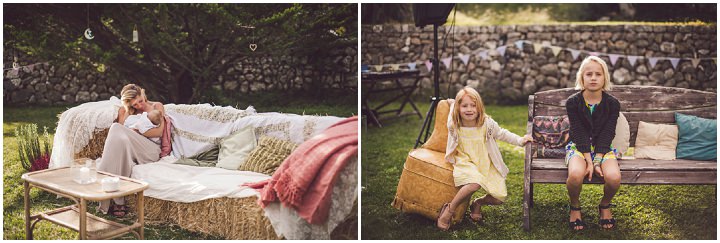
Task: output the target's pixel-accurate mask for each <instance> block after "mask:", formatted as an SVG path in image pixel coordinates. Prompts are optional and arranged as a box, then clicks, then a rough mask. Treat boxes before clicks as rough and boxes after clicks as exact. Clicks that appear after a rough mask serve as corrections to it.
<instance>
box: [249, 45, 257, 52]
mask: <svg viewBox="0 0 720 243" xmlns="http://www.w3.org/2000/svg"><path fill="white" fill-rule="evenodd" d="M255 49H257V44H254V43H253V44H250V50H251V51H255Z"/></svg>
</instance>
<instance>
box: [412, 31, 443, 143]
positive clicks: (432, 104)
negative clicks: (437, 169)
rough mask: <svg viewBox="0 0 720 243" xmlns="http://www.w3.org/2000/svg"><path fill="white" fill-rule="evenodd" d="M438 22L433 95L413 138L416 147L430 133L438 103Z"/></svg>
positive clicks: (435, 33)
mask: <svg viewBox="0 0 720 243" xmlns="http://www.w3.org/2000/svg"><path fill="white" fill-rule="evenodd" d="M437 28H438V24H433V44H434V48H433V51H434V56H433V60H432V62H433V67H434V68H435V70H434V73H433V75H434V77H433V78H434V79H433V86H434V87H433V88H434V89H435V93H434V95H433V97H431V98H430V109H429V110H428V112H427V115H425V121H424V122H423V125H422V127H420V134H418V137H417V139H416V140H415V147H414V148H417V147H418V145H420V144H421V143H425V141H427V138H428V135H429V134H430V123H431V122H432V118H433V117H434V116H435V108H436V107H437V105H438V103H439V102H440V65H438V30H437ZM423 133H425V137H424V138H423V140H422V142H421V141H420V138H421V137H423Z"/></svg>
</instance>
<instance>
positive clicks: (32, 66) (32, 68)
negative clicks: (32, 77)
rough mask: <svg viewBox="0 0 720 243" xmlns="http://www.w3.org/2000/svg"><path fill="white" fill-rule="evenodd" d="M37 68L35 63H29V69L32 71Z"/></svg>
mask: <svg viewBox="0 0 720 243" xmlns="http://www.w3.org/2000/svg"><path fill="white" fill-rule="evenodd" d="M34 69H35V64H32V65H27V70H30V73H32V71H33V70H34Z"/></svg>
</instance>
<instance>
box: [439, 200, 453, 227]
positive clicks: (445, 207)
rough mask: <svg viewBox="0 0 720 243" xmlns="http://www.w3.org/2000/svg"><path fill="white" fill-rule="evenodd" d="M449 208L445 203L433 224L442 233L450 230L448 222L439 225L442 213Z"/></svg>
mask: <svg viewBox="0 0 720 243" xmlns="http://www.w3.org/2000/svg"><path fill="white" fill-rule="evenodd" d="M449 207H450V204H449V203H446V204H444V205H443V206H442V208H440V215H438V218H437V221H436V223H435V226H437V227H438V228H439V229H440V230H442V231H448V230H449V229H450V222H448V223H445V224H441V222H440V218H441V217H442V215H443V213H445V210H447V209H448V208H449ZM450 221H452V215H451V216H450Z"/></svg>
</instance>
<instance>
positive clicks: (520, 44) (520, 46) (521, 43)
mask: <svg viewBox="0 0 720 243" xmlns="http://www.w3.org/2000/svg"><path fill="white" fill-rule="evenodd" d="M523 42H525V41H521V40H519V41H516V42H515V46H516V47H517V48H518V49H520V50H522V48H523Z"/></svg>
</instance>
